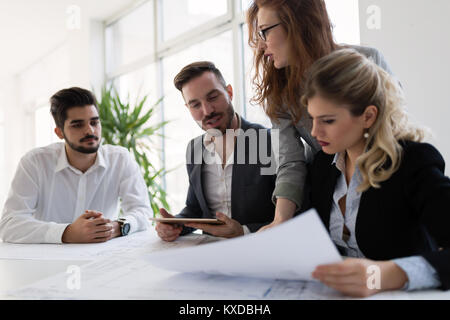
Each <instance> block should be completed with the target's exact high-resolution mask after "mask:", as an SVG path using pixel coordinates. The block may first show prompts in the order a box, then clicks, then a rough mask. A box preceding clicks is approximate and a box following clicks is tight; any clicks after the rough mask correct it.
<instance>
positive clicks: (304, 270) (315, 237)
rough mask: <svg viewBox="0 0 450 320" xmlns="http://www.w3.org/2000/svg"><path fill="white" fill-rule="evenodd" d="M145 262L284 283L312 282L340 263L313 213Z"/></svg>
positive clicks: (156, 255) (151, 257)
mask: <svg viewBox="0 0 450 320" xmlns="http://www.w3.org/2000/svg"><path fill="white" fill-rule="evenodd" d="M145 259H146V260H147V261H149V262H150V263H152V264H153V265H155V266H157V267H159V268H163V269H167V270H173V271H179V272H204V273H210V274H221V275H232V276H242V277H256V278H266V279H285V280H313V278H312V277H311V273H312V272H313V271H314V269H315V267H316V266H318V265H321V264H329V263H336V262H340V261H342V258H341V256H340V255H339V252H338V251H337V249H336V247H335V246H334V244H333V242H332V241H331V239H330V237H329V235H328V232H327V231H326V229H325V227H324V225H323V224H322V222H321V220H320V218H319V216H318V215H317V212H316V211H315V210H310V211H309V212H306V213H304V214H302V215H300V216H298V217H296V218H294V219H291V220H290V221H288V222H285V223H283V224H281V225H280V226H277V227H275V228H272V229H269V230H267V231H264V232H260V233H254V234H251V235H247V236H244V237H239V238H235V239H231V240H227V241H220V242H216V243H211V244H205V245H202V246H198V247H192V248H185V249H174V250H170V251H167V252H166V251H161V252H157V253H152V254H149V255H145Z"/></svg>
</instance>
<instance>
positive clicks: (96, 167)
mask: <svg viewBox="0 0 450 320" xmlns="http://www.w3.org/2000/svg"><path fill="white" fill-rule="evenodd" d="M50 103H51V113H52V116H53V118H54V120H55V123H56V128H55V133H56V135H57V136H58V137H59V138H60V139H62V140H64V142H58V143H54V144H51V145H49V146H46V147H42V148H36V149H33V150H31V151H29V152H28V153H27V154H26V155H25V156H24V157H22V159H21V160H20V163H19V165H18V168H17V171H16V174H15V177H14V179H13V181H12V184H11V189H10V192H9V195H8V198H7V200H6V203H5V206H4V209H3V214H2V218H1V220H0V237H1V238H2V240H3V241H5V242H12V243H94V242H105V241H108V240H110V239H112V238H115V237H119V236H125V235H127V234H129V233H132V232H136V231H141V230H145V229H147V228H148V226H149V222H148V218H149V217H150V216H151V215H152V213H151V208H150V203H149V198H148V191H147V187H146V185H145V182H144V179H143V177H142V174H141V171H140V168H139V166H138V165H137V163H136V161H135V160H134V159H133V158H132V157H131V155H130V153H129V152H128V150H126V149H125V148H123V147H119V146H111V145H101V141H100V140H101V133H102V127H101V121H100V118H99V113H98V106H97V102H96V100H95V97H94V95H93V94H92V93H91V92H90V91H88V90H85V89H82V88H76V87H74V88H69V89H64V90H61V91H59V92H57V93H56V94H55V95H53V96H52V97H51V99H50ZM119 203H120V207H121V209H122V212H123V215H122V216H121V218H120V219H118V215H119Z"/></svg>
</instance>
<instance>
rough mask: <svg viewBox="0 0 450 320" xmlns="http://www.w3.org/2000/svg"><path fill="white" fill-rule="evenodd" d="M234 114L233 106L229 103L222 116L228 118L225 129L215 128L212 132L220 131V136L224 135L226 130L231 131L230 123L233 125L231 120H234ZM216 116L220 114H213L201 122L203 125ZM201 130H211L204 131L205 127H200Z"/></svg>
mask: <svg viewBox="0 0 450 320" xmlns="http://www.w3.org/2000/svg"><path fill="white" fill-rule="evenodd" d="M234 114H235V112H234V108H233V105H232V104H231V102H230V103H229V104H228V108H227V110H225V115H224V116H225V117H226V116H228V119H227V120H228V121H227V123H226V124H225V128H215V129H212V130H220V132H222V134H225V133H226V131H227V129H231V127H232V123H233V119H234ZM218 115H221V113H216V112H213V113H212V114H210V115H209V116H208V117H207V118H205V119H204V120H203V123H206V122H208V121H209V120H211V119H212V118H214V117H216V116H218ZM202 129H203V130H205V131H207V130H211V129H205V127H203V125H202Z"/></svg>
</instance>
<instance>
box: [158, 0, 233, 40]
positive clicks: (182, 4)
mask: <svg viewBox="0 0 450 320" xmlns="http://www.w3.org/2000/svg"><path fill="white" fill-rule="evenodd" d="M159 3H160V5H161V7H162V21H163V27H162V33H163V40H170V39H173V38H175V37H177V36H179V35H181V34H183V33H185V32H188V31H189V30H192V29H194V28H195V27H198V26H200V25H202V24H204V23H207V22H209V21H211V20H213V19H215V18H217V17H220V16H223V15H226V14H227V0H214V1H211V0H160V1H159Z"/></svg>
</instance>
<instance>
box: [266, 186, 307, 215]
mask: <svg viewBox="0 0 450 320" xmlns="http://www.w3.org/2000/svg"><path fill="white" fill-rule="evenodd" d="M302 192H303V190H301V188H300V187H299V186H298V185H295V184H292V183H286V182H283V183H278V184H277V185H276V186H275V190H274V191H273V195H272V202H273V204H274V205H276V204H277V199H278V198H285V199H288V200H290V201H292V202H294V203H295V204H296V205H297V209H298V208H300V207H301V203H302V201H303V195H302Z"/></svg>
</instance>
